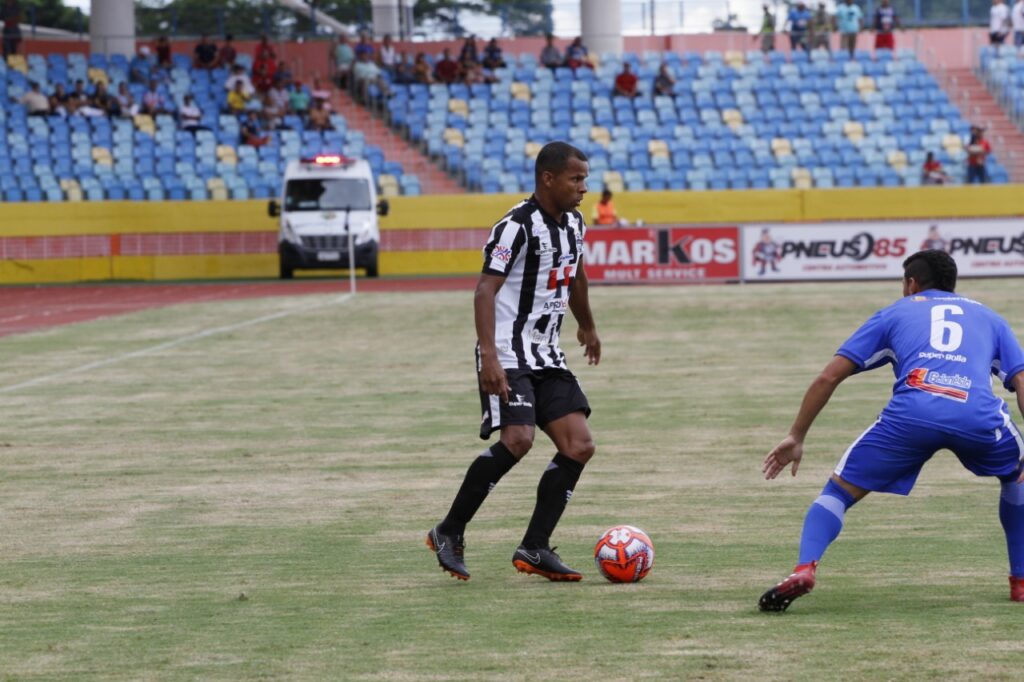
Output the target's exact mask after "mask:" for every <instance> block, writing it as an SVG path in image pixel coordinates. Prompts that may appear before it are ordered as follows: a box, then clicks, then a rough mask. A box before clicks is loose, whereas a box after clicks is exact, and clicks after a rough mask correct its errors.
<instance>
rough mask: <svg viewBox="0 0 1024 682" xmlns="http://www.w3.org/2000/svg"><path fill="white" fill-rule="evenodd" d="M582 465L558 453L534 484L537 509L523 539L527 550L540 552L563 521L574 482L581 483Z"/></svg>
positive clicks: (574, 485)
mask: <svg viewBox="0 0 1024 682" xmlns="http://www.w3.org/2000/svg"><path fill="white" fill-rule="evenodd" d="M581 473H583V465H582V464H580V463H579V462H577V461H575V460H572V459H569V458H568V457H566V456H565V455H563V454H562V453H560V452H559V453H557V454H556V455H555V458H554V459H552V460H551V464H548V468H547V469H546V470H545V471H544V475H543V476H541V477H540V483H538V484H537V506H536V507H534V509H533V518H531V519H530V525H529V526H528V527H527V529H526V535H525V536H524V537H523V546H524V547H526V549H541V548H544V547H547V546H548V543H549V542H550V541H551V534H552V533H553V532H555V526H556V525H558V519H560V518H562V512H563V511H565V505H566V504H568V503H569V498H570V497H572V491H573V488H575V487H576V481H578V480H580V474H581Z"/></svg>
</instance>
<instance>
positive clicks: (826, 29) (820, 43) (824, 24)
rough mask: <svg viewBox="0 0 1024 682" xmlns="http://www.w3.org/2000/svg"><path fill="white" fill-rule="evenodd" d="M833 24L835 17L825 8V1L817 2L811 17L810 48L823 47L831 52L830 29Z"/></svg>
mask: <svg viewBox="0 0 1024 682" xmlns="http://www.w3.org/2000/svg"><path fill="white" fill-rule="evenodd" d="M834 26H835V19H833V18H832V15H831V14H829V13H828V10H827V9H825V3H824V2H819V3H818V9H817V11H816V12H815V13H814V17H813V18H812V19H811V49H812V50H817V49H818V48H823V49H825V50H826V51H827V52H828V53H829V54H832V29H833V27H834Z"/></svg>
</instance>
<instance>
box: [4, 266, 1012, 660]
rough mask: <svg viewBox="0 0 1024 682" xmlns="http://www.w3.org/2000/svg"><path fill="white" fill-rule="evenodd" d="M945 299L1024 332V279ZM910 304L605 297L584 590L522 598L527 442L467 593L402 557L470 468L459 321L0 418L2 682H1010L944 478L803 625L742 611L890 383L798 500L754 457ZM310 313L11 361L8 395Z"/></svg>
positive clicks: (984, 526) (270, 307)
mask: <svg viewBox="0 0 1024 682" xmlns="http://www.w3.org/2000/svg"><path fill="white" fill-rule="evenodd" d="M960 288H961V291H962V292H963V293H965V294H967V295H970V296H973V297H975V298H978V299H980V300H982V301H984V302H986V303H989V304H990V305H992V306H993V307H994V308H995V309H996V310H998V311H1000V312H1001V313H1002V314H1003V315H1004V316H1005V317H1007V319H1008V320H1009V321H1010V322H1011V324H1012V325H1014V327H1015V328H1016V329H1017V330H1018V331H1022V330H1024V298H1022V297H1021V296H1020V290H1021V286H1020V281H1019V280H989V281H979V280H975V281H965V282H962V283H961V287H960ZM899 293H900V290H899V283H898V282H886V283H872V284H856V283H841V284H805V285H765V286H721V287H719V286H707V287H685V288H684V287H680V288H640V287H637V288H594V289H592V292H591V298H592V303H593V307H594V310H595V314H596V317H597V320H598V325H599V330H600V332H601V335H602V341H603V345H604V359H603V361H602V363H601V365H600V366H599V367H596V368H593V367H586V366H585V363H584V362H581V359H582V356H581V351H580V349H578V348H577V347H576V346H575V343H572V345H569V346H567V350H568V351H569V354H570V362H571V366H572V368H573V369H574V370H575V371H576V372H577V374H578V375H579V376H580V379H581V381H582V384H583V387H584V389H585V390H586V391H587V393H588V396H589V398H590V400H591V403H592V405H593V407H594V415H593V417H592V420H591V424H592V428H593V431H594V434H595V438H596V442H597V448H598V452H597V455H596V457H595V459H594V460H593V461H592V462H591V464H590V466H589V467H588V468H587V469H586V471H585V472H584V474H583V478H582V480H581V482H580V484H579V486H578V487H577V490H576V495H575V496H574V498H573V500H572V502H571V504H570V505H569V507H568V509H567V511H566V513H565V516H564V517H563V520H562V523H561V525H560V526H559V528H558V530H557V531H556V536H555V538H554V544H556V545H558V549H559V553H560V554H561V555H562V557H563V558H564V559H565V560H566V561H567V562H568V563H570V565H573V566H575V567H578V568H581V569H582V570H583V571H584V573H585V578H584V580H583V582H581V583H579V584H551V583H548V582H547V581H544V580H542V579H539V578H536V577H527V576H523V575H519V574H517V573H515V571H514V569H513V568H512V566H511V561H510V560H511V555H512V551H513V550H514V548H515V546H516V544H517V543H518V541H519V538H520V537H521V534H522V531H523V529H524V527H525V525H526V522H527V520H528V517H529V514H530V511H531V509H532V505H533V496H534V492H535V486H536V482H537V479H538V477H539V476H540V473H541V471H542V470H543V468H544V466H545V464H546V463H547V461H548V460H549V459H550V457H551V455H552V454H553V450H552V447H551V446H550V443H549V442H547V441H546V440H545V439H544V437H543V435H541V436H539V437H538V440H537V443H536V445H535V448H534V451H533V452H532V453H531V454H530V455H529V456H528V457H527V458H526V459H525V460H524V461H523V463H521V464H520V465H519V466H517V467H516V468H515V469H513V471H512V472H511V473H510V474H509V475H508V476H507V477H506V478H505V480H503V481H502V482H501V484H500V485H499V486H498V487H497V488H496V489H495V491H494V492H493V493H492V495H491V497H490V498H489V499H488V500H487V502H486V503H485V505H484V507H483V508H482V509H481V511H480V513H479V515H478V517H477V519H476V520H475V521H474V523H473V524H472V525H471V526H470V530H469V533H468V535H467V541H468V550H467V560H468V563H469V567H470V569H471V571H472V573H473V579H472V580H471V581H470V582H468V583H459V582H456V581H455V580H453V579H452V578H450V577H448V576H447V575H445V574H443V573H442V572H441V571H440V570H439V569H438V567H437V564H436V561H435V559H434V557H433V555H432V554H430V553H429V552H428V551H427V549H426V548H425V547H424V546H423V538H424V534H425V532H426V531H427V529H428V528H429V527H430V526H431V525H432V524H433V523H434V522H435V521H436V520H437V519H438V518H439V517H440V516H442V515H443V514H444V512H445V511H446V509H447V505H448V504H449V502H450V500H451V497H452V495H453V494H454V492H455V490H456V488H457V486H458V484H459V482H460V480H461V477H462V474H463V472H464V470H465V467H466V466H467V465H468V463H469V462H470V461H471V459H472V458H473V457H474V456H475V455H476V454H477V453H478V452H479V451H480V450H481V449H482V442H481V441H480V440H479V439H478V438H477V436H476V430H477V424H478V419H479V416H478V415H479V411H478V410H479V404H478V398H477V394H476V387H475V378H474V374H473V360H472V350H473V344H474V333H473V328H472V316H471V315H472V314H471V294H470V293H469V292H458V293H419V294H360V295H358V296H357V297H356V298H354V299H350V300H347V301H345V302H342V303H337V304H334V303H332V302H331V301H332V300H333V299H331V298H330V297H322V298H321V299H320V300H322V301H323V302H324V304H325V305H324V306H322V307H317V308H309V309H306V310H304V311H301V312H296V314H294V315H290V316H287V317H281V318H278V319H275V320H271V321H268V322H266V323H263V324H259V325H254V326H250V327H246V328H241V329H238V330H237V331H234V332H229V333H223V334H218V335H214V336H209V337H206V338H201V339H198V340H196V341H194V342H190V343H185V344H181V345H178V346H174V347H170V348H167V349H165V350H162V351H158V352H154V353H151V354H145V355H139V356H136V357H131V358H126V359H123V360H119V361H116V362H112V363H110V364H107V365H105V366H101V367H97V368H96V369H93V370H88V371H81V372H77V373H72V374H67V375H64V376H60V377H57V378H55V379H53V380H49V381H44V382H42V383H38V384H36V385H32V386H27V387H24V388H21V389H18V390H12V391H7V392H0V519H2V524H0V529H2V531H0V679H12V680H14V679H17V680H21V679H30V680H36V679H39V680H59V679H64V680H107V679H132V680H250V679H268V680H273V679H282V680H284V679H288V680H292V679H297V680H306V679H309V680H321V679H334V680H491V679H500V680H550V679H563V680H576V679H630V680H635V679H701V680H732V679H736V680H739V679H742V680H803V679H806V680H820V679H838V678H843V679H855V680H856V679H921V680H925V679H927V680H931V679H940V678H941V679H985V680H999V679H1004V680H1012V679H1019V675H1020V660H1021V659H1020V651H1021V648H1020V647H1021V644H1020V642H1021V640H1022V634H1024V626H1022V625H1021V623H1022V622H1024V604H1013V603H1011V602H1010V601H1009V600H1008V586H1007V580H1006V572H1007V563H1006V557H1005V546H1004V541H1003V536H1002V531H1001V529H1000V527H999V522H998V518H997V499H998V492H997V491H998V486H997V485H996V484H995V482H994V481H992V480H986V479H977V478H974V477H972V476H971V475H970V474H969V473H968V472H966V471H964V470H962V469H961V468H960V467H959V465H958V464H957V463H956V461H955V458H953V457H952V456H951V455H950V454H949V453H940V454H939V455H938V456H936V458H935V459H934V460H933V461H932V462H931V463H930V464H929V465H928V466H927V467H926V468H925V470H924V473H923V475H922V477H921V479H920V481H919V483H918V486H917V488H916V489H915V491H914V493H913V495H912V496H911V497H909V498H897V497H893V496H884V495H872V496H869V497H868V499H867V500H865V501H864V502H863V503H861V504H860V505H858V506H857V507H856V508H855V509H854V510H853V511H851V512H850V513H849V514H848V515H847V524H846V528H845V530H844V532H843V535H842V537H841V538H840V539H839V540H838V542H837V543H836V544H835V545H833V547H832V549H831V551H830V552H829V554H828V555H826V557H825V561H824V563H823V564H822V567H821V569H820V570H819V583H818V587H817V588H816V590H815V592H814V593H812V594H811V595H809V596H808V597H805V598H803V599H801V600H799V601H797V602H796V603H795V604H794V605H793V607H791V609H790V611H789V612H787V613H785V614H782V615H776V614H762V613H759V612H758V611H757V610H756V602H757V598H758V596H759V595H760V594H761V592H762V591H763V590H764V589H766V588H767V587H769V586H770V585H771V584H773V583H774V582H775V581H777V580H778V579H780V578H781V577H782V576H784V575H785V574H786V573H787V571H788V570H789V569H790V568H791V566H792V564H793V561H794V559H795V553H796V546H797V542H798V539H799V533H800V525H801V521H802V518H803V514H804V512H805V510H806V508H807V505H808V504H809V503H810V502H811V500H813V499H814V497H815V496H816V495H817V494H818V491H819V490H820V489H821V486H822V485H823V483H824V481H825V479H826V477H827V476H828V475H829V472H830V471H831V469H832V467H833V466H834V465H835V462H836V461H837V459H838V457H839V456H840V454H841V453H842V451H843V450H844V449H845V447H846V445H847V444H848V443H849V442H850V441H851V440H852V439H853V438H855V437H856V436H857V435H858V434H859V433H860V432H861V431H862V430H863V429H864V428H866V426H867V425H868V424H869V423H870V422H871V420H872V419H873V418H874V416H875V415H876V414H877V413H878V411H879V410H880V409H881V407H882V406H883V405H884V404H885V402H886V400H887V397H888V393H889V390H890V386H891V381H892V379H891V372H889V370H888V369H886V370H883V371H876V372H873V373H870V374H868V375H864V376H858V377H853V378H851V379H850V380H849V381H848V382H847V383H846V384H844V385H843V386H842V387H840V389H839V391H838V393H837V394H836V396H835V397H834V399H833V402H832V404H831V405H830V406H829V407H828V408H827V409H826V411H825V412H824V413H823V414H822V416H821V418H820V419H819V421H818V423H817V424H816V425H815V427H814V428H813V429H812V431H811V434H810V437H809V439H808V444H807V451H806V455H805V459H804V464H803V467H802V468H801V471H800V474H799V476H797V477H796V478H791V477H790V476H789V475H788V473H787V474H786V475H784V476H783V477H781V478H780V480H777V481H773V482H765V481H764V480H762V478H761V475H760V462H761V459H762V458H763V456H764V454H765V453H766V452H767V451H768V449H770V447H771V446H772V445H774V444H775V443H776V442H777V441H778V440H779V439H780V438H781V437H782V436H783V435H784V434H785V431H786V429H787V428H788V426H789V423H790V421H791V419H792V417H793V415H794V413H795V410H796V408H797V405H798V402H799V400H800V397H801V396H802V394H803V391H804V389H805V388H806V386H807V384H808V383H809V382H810V380H811V379H812V378H813V376H814V375H815V373H816V372H817V371H818V370H819V369H820V368H821V367H822V366H824V364H825V363H826V362H827V361H828V359H829V358H830V356H831V354H832V352H833V351H834V350H835V348H836V347H837V346H838V345H839V344H840V343H841V342H842V341H843V339H845V337H846V336H847V335H848V334H849V333H850V332H852V331H853V329H854V328H855V327H856V325H857V324H859V323H860V322H861V321H862V320H863V319H865V318H866V317H867V316H868V315H870V314H871V313H872V312H873V311H874V310H876V309H878V308H880V307H882V306H884V305H887V304H888V303H889V302H891V301H892V300H894V299H895V298H896V297H897V296H898V295H899ZM316 300H317V299H311V298H308V297H305V298H301V299H288V298H277V299H261V300H249V301H232V302H221V303H209V304H201V305H187V306H175V307H170V308H165V309H160V310H151V311H146V312H142V313H135V314H131V315H127V316H123V317H118V318H112V319H108V320H100V321H95V322H89V323H83V324H78V325H72V326H68V327H60V328H54V329H50V330H46V331H41V332H37V333H33V334H26V335H20V336H10V337H6V338H3V339H0V391H2V388H3V386H11V385H14V384H17V383H20V382H24V381H28V380H31V379H33V378H36V377H42V376H47V375H52V374H54V373H57V372H60V371H63V370H66V369H68V368H73V367H79V366H81V365H85V364H87V363H91V362H96V361H101V360H104V359H110V358H116V357H119V356H121V355H124V354H127V353H131V352H132V351H136V350H139V349H143V348H148V347H152V346H156V345H157V344H160V343H162V342H165V341H169V340H172V339H175V338H179V337H182V336H185V335H188V334H193V333H196V332H199V331H202V330H204V329H210V328H213V327H218V326H222V325H228V324H232V323H234V322H241V321H244V320H247V319H252V318H256V317H259V316H261V315H267V314H270V313H273V312H275V311H280V310H286V309H289V308H290V307H294V308H298V307H300V306H308V304H309V302H310V301H316ZM565 331H566V333H565V334H564V336H565V337H566V340H567V341H569V340H570V339H573V338H574V332H575V326H574V324H572V323H571V322H570V321H568V320H567V322H566V327H565ZM1017 420H1018V423H1020V419H1019V415H1018V416H1017ZM618 523H630V524H634V525H637V526H640V527H642V528H644V529H645V530H646V531H647V532H648V533H650V535H651V536H652V538H653V540H654V543H655V547H656V551H657V558H656V561H655V566H654V570H653V571H652V572H651V574H650V575H649V576H648V578H647V579H646V580H645V581H644V582H642V583H640V584H637V585H612V584H609V583H606V582H605V581H604V580H602V579H601V578H600V577H599V576H598V575H597V572H596V570H595V568H594V566H593V562H592V550H593V544H594V542H595V541H596V539H597V537H598V535H599V533H600V532H601V531H603V530H604V529H605V528H607V527H608V526H611V525H614V524H618Z"/></svg>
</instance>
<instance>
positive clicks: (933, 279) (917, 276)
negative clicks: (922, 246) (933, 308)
mask: <svg viewBox="0 0 1024 682" xmlns="http://www.w3.org/2000/svg"><path fill="white" fill-rule="evenodd" d="M911 277H913V278H914V280H915V281H916V282H917V283H918V285H919V286H920V287H921V289H939V290H940V291H949V292H952V291H955V290H956V261H955V260H953V257H952V256H950V255H949V254H948V253H946V252H945V251H939V250H938V249H926V250H924V251H918V252H917V253H915V254H914V255H912V256H910V257H909V258H907V260H905V261H903V279H910V278H911Z"/></svg>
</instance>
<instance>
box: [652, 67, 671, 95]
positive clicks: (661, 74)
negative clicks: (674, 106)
mask: <svg viewBox="0 0 1024 682" xmlns="http://www.w3.org/2000/svg"><path fill="white" fill-rule="evenodd" d="M675 88H676V79H675V78H673V77H672V72H671V71H670V70H669V68H668V64H662V65H661V67H660V68H659V69H658V75H657V76H655V78H654V94H655V96H660V97H672V96H673V95H674V94H675Z"/></svg>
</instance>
